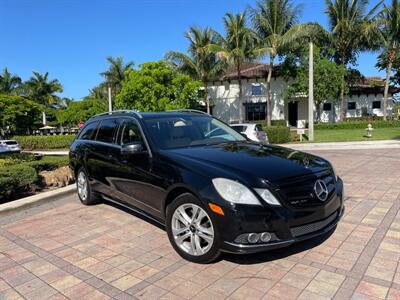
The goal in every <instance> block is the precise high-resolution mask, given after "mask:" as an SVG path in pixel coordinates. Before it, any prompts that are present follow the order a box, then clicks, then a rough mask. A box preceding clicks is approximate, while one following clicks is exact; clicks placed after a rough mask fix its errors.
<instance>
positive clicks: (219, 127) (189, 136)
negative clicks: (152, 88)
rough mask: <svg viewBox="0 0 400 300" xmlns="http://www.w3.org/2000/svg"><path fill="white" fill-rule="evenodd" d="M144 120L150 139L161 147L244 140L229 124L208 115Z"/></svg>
mask: <svg viewBox="0 0 400 300" xmlns="http://www.w3.org/2000/svg"><path fill="white" fill-rule="evenodd" d="M144 122H145V124H146V127H147V129H148V131H149V133H150V136H151V138H152V140H153V141H154V142H155V143H156V144H157V145H158V147H159V148H161V149H172V148H184V147H192V146H204V145H214V144H220V143H226V142H236V141H245V140H246V139H245V138H244V137H243V136H242V135H241V134H239V133H237V132H236V131H235V130H233V129H232V128H230V127H229V126H227V125H225V124H224V123H222V122H220V121H218V120H216V119H213V118H211V117H208V116H183V117H162V118H151V119H145V120H144Z"/></svg>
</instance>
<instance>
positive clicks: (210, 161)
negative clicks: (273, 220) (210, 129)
mask: <svg viewBox="0 0 400 300" xmlns="http://www.w3.org/2000/svg"><path fill="white" fill-rule="evenodd" d="M167 152H168V154H169V155H168V156H169V157H170V158H172V159H173V158H174V157H175V158H176V159H179V158H181V159H184V160H191V161H192V162H194V163H196V164H198V163H200V164H203V165H204V164H205V165H206V166H207V167H209V168H210V172H212V173H215V169H219V170H222V171H225V172H228V173H231V174H236V175H237V174H239V176H235V177H241V176H240V175H244V174H247V175H250V176H255V177H257V178H260V179H263V180H266V181H268V182H269V183H273V184H279V183H281V182H282V181H284V180H286V179H289V178H293V177H299V176H307V175H312V174H315V173H319V172H322V171H326V170H327V169H331V165H330V163H329V162H328V161H326V160H324V159H322V158H320V157H317V156H314V155H311V154H308V153H304V152H300V151H296V150H292V149H289V148H284V147H278V146H271V145H263V146H261V145H259V144H255V143H250V142H239V143H225V144H220V145H213V146H203V147H189V148H179V149H172V150H167ZM186 166H187V165H186Z"/></svg>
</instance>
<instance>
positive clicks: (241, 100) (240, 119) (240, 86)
mask: <svg viewBox="0 0 400 300" xmlns="http://www.w3.org/2000/svg"><path fill="white" fill-rule="evenodd" d="M236 67H237V72H238V81H239V121H240V122H241V123H242V122H243V121H244V119H243V87H242V74H241V71H240V68H241V66H240V64H237V66H236Z"/></svg>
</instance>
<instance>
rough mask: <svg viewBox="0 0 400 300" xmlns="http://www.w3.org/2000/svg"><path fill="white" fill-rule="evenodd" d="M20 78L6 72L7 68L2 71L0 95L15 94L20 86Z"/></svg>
mask: <svg viewBox="0 0 400 300" xmlns="http://www.w3.org/2000/svg"><path fill="white" fill-rule="evenodd" d="M21 82H22V81H21V78H20V77H19V76H17V75H13V74H11V73H10V72H8V70H7V68H4V69H3V73H2V74H1V75H0V93H1V94H8V95H10V94H16V91H17V90H18V88H19V86H20V85H21Z"/></svg>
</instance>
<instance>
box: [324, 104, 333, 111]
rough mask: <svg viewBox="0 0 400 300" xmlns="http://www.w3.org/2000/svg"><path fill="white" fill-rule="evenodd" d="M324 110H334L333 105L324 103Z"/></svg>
mask: <svg viewBox="0 0 400 300" xmlns="http://www.w3.org/2000/svg"><path fill="white" fill-rule="evenodd" d="M322 110H324V111H331V110H332V103H324V105H323V107H322Z"/></svg>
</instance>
